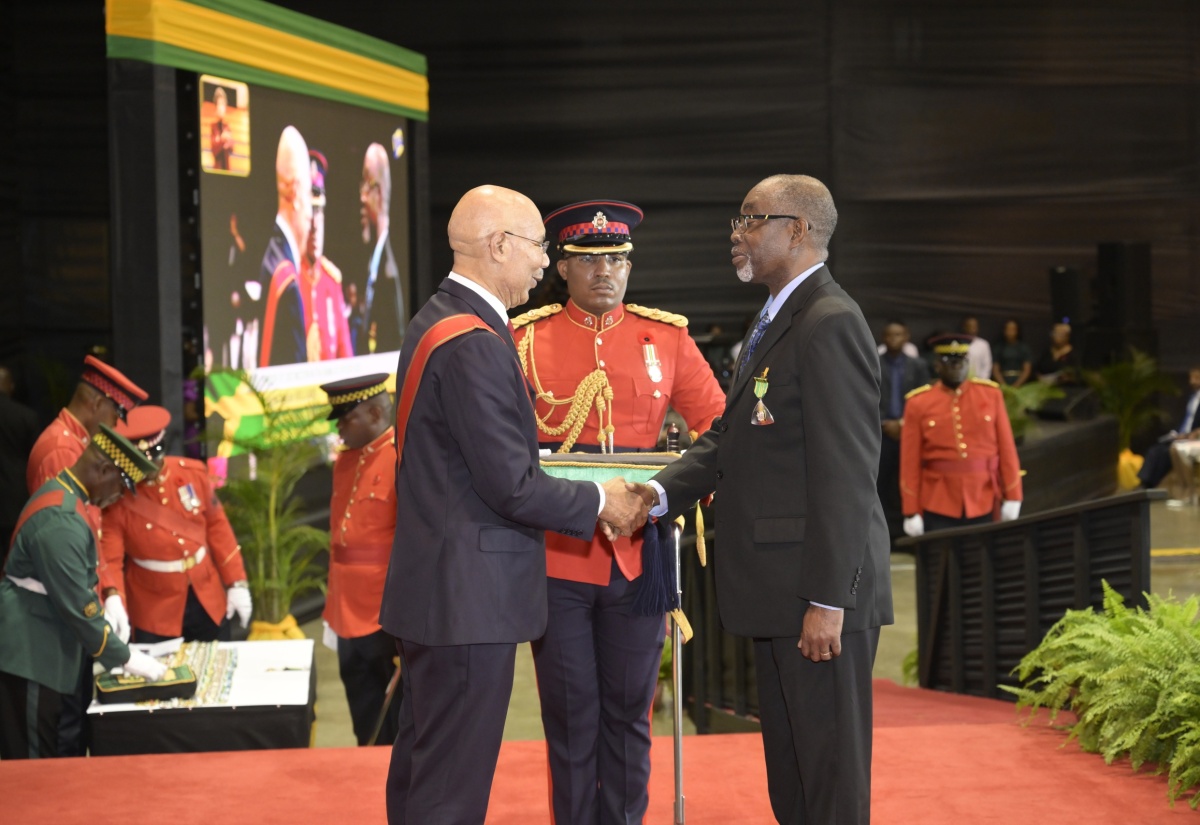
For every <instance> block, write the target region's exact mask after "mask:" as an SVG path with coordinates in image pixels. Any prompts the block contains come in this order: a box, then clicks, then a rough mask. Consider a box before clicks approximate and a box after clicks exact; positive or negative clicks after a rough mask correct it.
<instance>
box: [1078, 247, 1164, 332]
mask: <svg viewBox="0 0 1200 825" xmlns="http://www.w3.org/2000/svg"><path fill="white" fill-rule="evenodd" d="M1092 291H1093V294H1094V296H1095V300H1096V319H1095V320H1096V326H1098V327H1105V328H1108V329H1120V330H1147V329H1150V328H1151V327H1152V324H1151V319H1150V244H1148V243H1132V242H1128V241H1121V242H1117V243H1102V244H1099V245H1098V246H1097V247H1096V280H1095V281H1094V282H1093V285H1092Z"/></svg>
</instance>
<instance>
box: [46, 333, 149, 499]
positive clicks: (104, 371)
mask: <svg viewBox="0 0 1200 825" xmlns="http://www.w3.org/2000/svg"><path fill="white" fill-rule="evenodd" d="M145 400H146V391H145V390H143V389H142V388H141V387H139V386H138V385H137V384H135V383H133V382H132V381H130V380H129V379H128V378H126V377H125V376H124V375H123V374H122V373H121V372H120V371H119V370H117V369H116V367H112V366H109V365H108V364H106V363H104V362H103V361H101V360H100V359H99V358H96V357H94V356H91V355H89V356H87V357H86V358H84V359H83V374H82V375H80V376H79V385H78V386H77V387H75V394H74V395H73V396H71V402H70V403H69V404H67V406H65V407H63V408H62V410H60V411H59V413H58V417H57V418H55V419H54V421H53V422H51V424H50V426H49V427H47V428H46V429H45V430H43V431H42V434H41V435H40V436H39V437H38V440H37V441H36V442H35V443H34V445H33V451H32V452H30V454H29V464H28V466H27V467H26V470H25V485H26V486H27V487H28V488H29V494H30V495H33V492H34V490H36V489H37V488H38V487H41V486H42V484H43V483H44V482H45V481H46V480H47V479H51V478H54V477H55V476H56V475H58V474H59V472H60V471H61V470H64V469H66V468H67V467H70V466H71V465H72V464H74V463H75V461H76V459H78V458H79V456H81V455H83V451H84V450H85V449H87V445H88V444H89V443H91V438H92V436H94V435H95V434H96V433H97V432H98V431H99V429H100V425H101V424H106V425H108V426H109V427H113V426H116V423H117V419H118V418H124V417H125V414H126V413H128V412H129V411H130V410H132V409H133V408H134V407H136V406H137V405H138V404H139V403H141V402H142V401H145Z"/></svg>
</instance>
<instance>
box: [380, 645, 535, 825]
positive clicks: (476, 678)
mask: <svg viewBox="0 0 1200 825" xmlns="http://www.w3.org/2000/svg"><path fill="white" fill-rule="evenodd" d="M397 648H398V650H399V651H400V663H401V664H400V667H401V672H403V673H404V679H403V680H402V682H401V683H402V684H403V686H404V691H403V699H402V700H401V703H400V732H399V734H398V735H397V736H396V744H395V745H394V746H393V747H392V762H391V767H390V768H389V770H388V780H387V814H388V825H435V823H436V825H483V821H484V818H485V817H486V816H487V806H488V798H489V796H490V795H491V792H492V778H493V776H494V775H495V773H496V759H497V758H498V757H499V756H500V740H501V739H502V738H503V737H504V718H505V716H506V714H507V713H508V700H509V697H511V696H512V683H513V666H514V663H515V662H516V654H517V646H516V645H515V644H494V645H456V646H447V647H427V646H425V645H420V644H417V643H416V642H410V641H408V640H406V639H400V640H398V642H397Z"/></svg>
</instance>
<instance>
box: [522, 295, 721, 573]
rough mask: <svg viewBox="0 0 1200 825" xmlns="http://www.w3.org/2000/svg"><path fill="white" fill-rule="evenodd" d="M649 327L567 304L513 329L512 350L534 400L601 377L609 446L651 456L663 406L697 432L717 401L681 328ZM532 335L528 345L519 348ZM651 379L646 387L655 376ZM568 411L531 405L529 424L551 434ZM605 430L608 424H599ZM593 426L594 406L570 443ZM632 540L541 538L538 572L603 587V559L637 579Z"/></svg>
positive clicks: (645, 321)
mask: <svg viewBox="0 0 1200 825" xmlns="http://www.w3.org/2000/svg"><path fill="white" fill-rule="evenodd" d="M674 319H678V320H680V321H682V320H683V319H682V318H681V317H680V316H667V321H666V322H664V321H654V320H651V319H650V318H647V317H643V316H641V315H638V314H635V313H634V312H633V311H631V310H629V309H628V308H627V307H626V306H625V305H621V306H618V307H617V308H616V309H615V310H613V311H612V312H609V313H606V314H605V315H604V316H603V317H597V316H595V315H591V314H590V313H588V312H585V311H584V310H582V309H580V308H579V307H578V306H576V305H575V303H574V302H573V301H568V302H567V305H566V307H565V308H564V309H563V310H561V311H560V312H558V313H556V314H554V315H551V316H549V317H547V318H543V319H541V320H537V321H533V322H531V323H529V324H528V325H526V326H522V327H521V328H520V329H518V330H517V336H516V339H517V345H518V351H519V352H520V351H522V350H523V351H524V357H523V359H522V362H523V364H524V367H525V374H526V377H528V378H529V380H530V383H532V384H533V386H534V388H535V389H536V390H537V391H538V392H539V394H549V393H553V395H554V398H556V399H568V398H570V397H571V396H572V395H574V394H575V392H576V389H577V388H578V387H579V384H580V381H581V380H582V379H584V378H585V377H586V376H587V375H589V374H590V373H593V372H594V371H596V370H602V371H603V372H604V374H605V376H606V377H607V380H608V383H609V386H610V387H611V388H612V402H611V403H612V425H613V444H614V445H615V447H616V449H617V451H618V452H619V451H620V450H621V449H622V448H624V449H626V450H629V449H643V450H652V449H653V448H654V447H655V446H656V445H657V444H658V436H659V432H660V431H661V430H662V425H663V421H664V419H665V418H666V414H667V407H668V406H669V407H672V408H674V409H675V411H676V412H678V413H679V414H680V415H681V416H683V419H684V421H686V422H687V426H688V429H689V430H694V431H696V432H704V431H705V430H707V429H708V428H709V425H710V424H711V423H712V420H713V419H714V418H716V417H717V416H718V415H720V414H721V412H722V410H724V409H725V393H724V392H723V391H722V390H721V386H720V384H718V383H717V379H716V377H715V376H714V375H713V371H712V367H710V366H709V364H708V362H707V361H705V360H704V356H703V355H702V354H701V352H700V349H699V348H698V347H697V346H696V343H695V341H693V340H692V339H691V337H690V336H689V335H688V332H687V327H685V326H677V325H676V324H675V323H672V322H671V321H672V320H674ZM529 336H533V338H532V341H531V343H529V344H523V342H524V340H525V339H526V338H528V337H529ZM647 344H651V345H653V347H654V355H655V356H656V357H657V360H658V361H659V362H660V363H659V365H658V367H657V372H655V371H654V370H653V369H652V367H651V366H649V365H648V364H647V354H646V351H645V349H644V347H645V346H646V345H647ZM656 377H657V378H658V380H655V378H656ZM569 409H570V406H569V405H561V406H555V405H552V404H551V403H550V401H549V400H548V399H546V398H544V397H541V398H539V399H538V402H537V415H538V418H539V419H541V420H542V421H543V422H545V423H546V424H547V425H549V426H550V427H555V426H558V425H560V424H561V423H562V421H563V418H564V416H565V415H566V414H567V410H569ZM605 423H607V420H606V422H605ZM599 431H600V421H599V417H598V414H597V412H596V409H595V406H594V405H593V406H592V408H591V409H590V411H589V412H588V416H587V419H586V422H585V423H584V426H583V429H582V431H581V432H580V434H579V437H578V439H577V440H576V444H578V445H581V446H584V445H586V446H588V447H595V446H596V445H597V444H598V443H599ZM539 440H540V441H541V442H542V443H543V444H545V443H548V442H556V443H561V442H562V440H563V436H561V435H560V436H551V435H547V434H546V433H544V432H543V433H540V434H539ZM641 543H642V542H641V534H640V533H639V534H636V535H635V536H634V537H633V539H626V538H622V539H618V540H617V542H616V545H615V547H614V545H613V544H612V543H611V542H609V541H608V540H607V539H606V538H604V536H603V535H602V534H601V533H600V532H599V530H597V532H596V534H595V535H594V536H593V537H592V539H591V541H590V542H588V541H582V540H579V539H572V538H568V537H566V536H563V535H560V534H558V533H547V534H546V571H547V573H548V574H549V575H550V576H551V577H552V578H556V579H566V580H568V581H577V582H587V583H591V584H608V581H609V577H610V572H611V566H612V559H613V556H614V555H615V556H616V560H617V566H618V567H619V568H620V569H621V572H622V573H624V574H625V577H626V578H628V579H630V580H632V579H635V578H637V577H638V576H640V575H641V573H642V555H641Z"/></svg>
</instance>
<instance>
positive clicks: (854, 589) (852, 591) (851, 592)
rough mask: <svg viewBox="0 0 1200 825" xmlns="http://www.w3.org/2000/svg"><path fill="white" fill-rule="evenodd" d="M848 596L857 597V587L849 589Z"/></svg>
mask: <svg viewBox="0 0 1200 825" xmlns="http://www.w3.org/2000/svg"><path fill="white" fill-rule="evenodd" d="M850 595H851V596H856V595H858V588H857V587H851V588H850Z"/></svg>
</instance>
